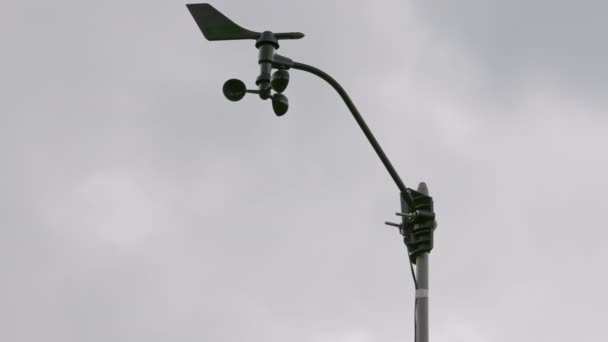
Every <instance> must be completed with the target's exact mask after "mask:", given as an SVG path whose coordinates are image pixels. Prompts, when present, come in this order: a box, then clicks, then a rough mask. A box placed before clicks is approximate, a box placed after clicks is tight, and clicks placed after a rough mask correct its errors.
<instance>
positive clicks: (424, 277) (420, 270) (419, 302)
mask: <svg viewBox="0 0 608 342" xmlns="http://www.w3.org/2000/svg"><path fill="white" fill-rule="evenodd" d="M418 192H420V193H423V194H425V195H428V194H429V189H428V188H427V186H426V184H425V183H420V184H419V185H418ZM416 281H417V283H418V289H416V342H428V341H429V253H423V254H422V255H419V256H418V257H417V258H416Z"/></svg>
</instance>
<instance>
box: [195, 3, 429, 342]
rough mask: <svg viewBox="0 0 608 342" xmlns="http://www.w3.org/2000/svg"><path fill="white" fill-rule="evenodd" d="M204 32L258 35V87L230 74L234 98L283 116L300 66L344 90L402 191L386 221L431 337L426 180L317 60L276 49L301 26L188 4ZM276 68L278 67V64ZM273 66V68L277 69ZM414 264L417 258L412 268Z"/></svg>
mask: <svg viewBox="0 0 608 342" xmlns="http://www.w3.org/2000/svg"><path fill="white" fill-rule="evenodd" d="M186 6H187V7H188V10H189V11H190V13H191V14H192V16H193V17H194V20H195V21H196V24H197V25H198V27H199V28H200V30H201V32H202V33H203V35H204V36H205V38H207V40H210V41H222V40H254V41H255V47H256V48H257V49H258V64H259V68H260V73H259V76H258V77H257V78H256V80H255V84H256V86H257V89H247V87H246V86H245V83H244V82H242V81H240V80H238V79H230V80H228V81H226V83H224V86H223V88H222V90H223V92H224V96H226V98H227V99H228V100H230V101H239V100H241V99H242V98H243V97H244V96H245V95H246V94H247V93H253V94H257V95H258V96H259V97H260V98H261V99H263V100H271V102H272V109H273V110H274V113H275V114H276V115H277V116H282V115H284V114H285V113H287V110H288V109H289V101H288V99H287V96H285V94H284V92H285V90H286V89H287V86H288V85H289V81H290V77H289V71H288V70H290V69H297V70H302V71H306V72H309V73H312V74H314V75H317V76H319V77H320V78H322V79H323V80H325V81H326V82H327V83H329V84H330V85H331V86H332V87H333V88H334V89H335V90H336V91H337V92H338V94H339V95H340V97H341V98H342V100H343V101H344V103H345V104H346V106H347V107H348V109H349V110H350V112H351V114H352V115H353V118H354V119H355V121H357V124H358V125H359V127H360V128H361V130H362V131H363V134H365V137H366V138H367V140H368V141H369V142H370V144H371V145H372V148H373V149H374V151H375V152H376V154H377V155H378V157H379V158H380V160H381V161H382V164H383V165H384V167H385V168H386V170H387V171H388V173H389V174H390V176H391V178H392V179H393V181H394V182H395V185H397V187H398V188H399V191H400V200H401V211H400V212H398V213H397V215H398V216H400V218H401V223H390V222H386V224H387V225H389V226H394V227H397V228H399V232H400V233H401V235H402V236H403V241H404V243H405V245H406V246H407V250H408V253H409V261H410V267H411V271H412V276H413V278H414V284H415V286H416V329H415V331H416V342H427V341H428V256H429V253H430V252H431V250H432V249H433V233H434V231H435V228H436V226H437V224H436V221H435V212H434V209H433V198H432V197H431V196H429V194H428V189H427V187H426V184H425V183H420V184H419V185H418V187H417V189H416V190H413V189H410V188H408V187H406V186H405V184H404V183H403V181H402V180H401V178H400V177H399V174H398V173H397V171H396V170H395V168H394V167H393V165H392V164H391V162H390V160H389V159H388V157H387V156H386V154H385V153H384V151H383V150H382V147H380V144H379V143H378V141H377V140H376V138H375V137H374V135H373V134H372V132H371V130H370V129H369V127H368V126H367V124H366V123H365V120H363V117H362V116H361V114H360V113H359V110H357V107H355V105H354V103H353V102H352V100H351V99H350V97H349V96H348V94H347V93H346V91H345V90H344V88H342V86H341V85H340V84H339V83H338V82H337V81H336V80H334V79H333V78H332V77H331V76H329V75H328V74H327V73H325V72H324V71H322V70H320V69H317V68H315V67H313V66H310V65H307V64H303V63H298V62H295V61H293V60H292V59H290V58H287V57H284V56H281V55H279V54H277V53H276V50H278V49H279V42H280V41H281V40H284V39H301V38H303V37H304V34H303V33H300V32H285V33H273V32H271V31H263V32H256V31H250V30H247V29H245V28H243V27H241V26H239V25H237V24H236V23H234V22H233V21H232V20H230V19H228V18H227V17H226V16H225V15H223V14H222V13H220V12H219V11H218V10H216V9H215V8H214V7H213V6H211V5H210V4H207V3H202V4H189V5H186ZM275 69H276V70H275ZM273 70H275V71H274V73H273ZM413 264H416V274H414V268H413Z"/></svg>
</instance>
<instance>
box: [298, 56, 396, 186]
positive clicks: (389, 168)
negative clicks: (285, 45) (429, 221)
mask: <svg viewBox="0 0 608 342" xmlns="http://www.w3.org/2000/svg"><path fill="white" fill-rule="evenodd" d="M291 67H292V68H293V69H298V70H304V71H308V72H310V73H312V74H315V75H317V76H319V77H321V78H322V79H324V80H325V81H327V83H329V84H331V86H332V87H334V89H336V91H337V92H338V94H340V96H341V97H342V100H344V103H346V106H347V107H348V109H350V112H351V113H352V114H353V117H354V118H355V120H356V121H357V123H358V124H359V127H361V130H362V131H363V133H364V134H365V136H366V137H367V140H368V141H369V143H370V144H372V147H373V148H374V151H376V154H378V157H380V160H381V161H382V164H384V167H386V170H387V171H388V173H389V174H390V175H391V177H392V178H393V181H395V184H396V185H397V187H398V188H399V190H400V191H401V193H407V188H406V186H405V185H404V184H403V181H402V180H401V178H400V177H399V174H397V171H395V168H394V167H393V164H391V161H390V160H388V157H387V156H386V154H385V153H384V151H383V150H382V147H380V144H378V141H377V140H376V138H375V137H374V135H373V134H372V131H370V129H369V127H367V124H366V123H365V121H364V120H363V117H361V114H360V113H359V111H358V110H357V107H355V104H354V103H353V101H352V100H351V99H350V97H349V96H348V94H347V93H346V91H345V90H344V88H342V86H341V85H340V84H339V83H338V82H337V81H336V80H334V79H333V78H332V77H331V76H329V75H328V74H326V73H325V72H324V71H323V70H320V69H317V68H315V67H313V66H310V65H307V64H302V63H298V62H293V65H292V66H291Z"/></svg>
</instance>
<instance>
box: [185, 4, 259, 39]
mask: <svg viewBox="0 0 608 342" xmlns="http://www.w3.org/2000/svg"><path fill="white" fill-rule="evenodd" d="M186 6H187V7H188V10H189V11H190V14H192V16H193V17H194V20H195V21H196V24H197V25H198V27H199V28H200V29H201V32H203V35H204V36H205V38H207V40H237V39H258V38H259V37H260V34H261V33H260V32H253V31H249V30H246V29H244V28H242V27H240V26H239V25H237V24H235V23H234V22H233V21H232V20H230V19H228V18H226V16H225V15H223V14H222V13H220V12H219V11H218V10H216V9H215V8H214V7H213V6H211V5H209V4H188V5H186Z"/></svg>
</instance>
